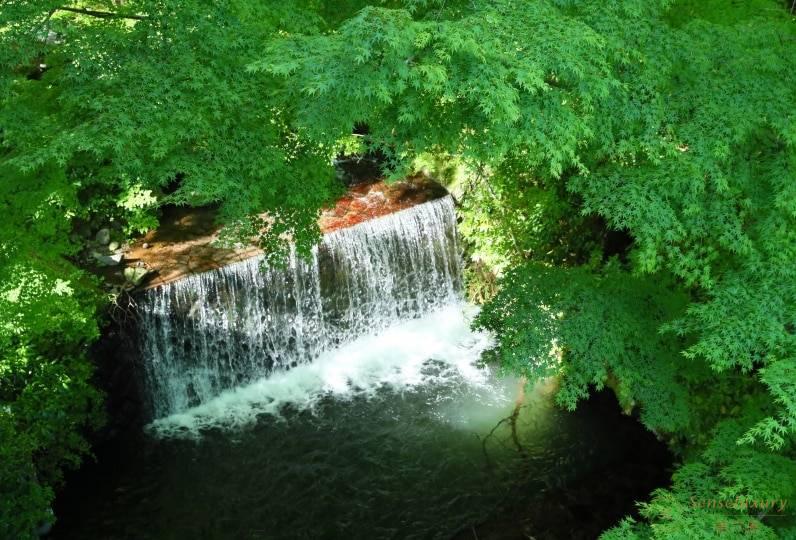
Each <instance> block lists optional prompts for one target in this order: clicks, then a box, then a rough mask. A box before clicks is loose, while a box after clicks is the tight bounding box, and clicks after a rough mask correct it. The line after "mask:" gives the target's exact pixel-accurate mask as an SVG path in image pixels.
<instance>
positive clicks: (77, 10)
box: [55, 6, 149, 21]
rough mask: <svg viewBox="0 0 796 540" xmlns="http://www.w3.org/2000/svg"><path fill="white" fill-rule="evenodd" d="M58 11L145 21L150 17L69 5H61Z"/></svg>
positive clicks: (103, 17) (104, 17)
mask: <svg viewBox="0 0 796 540" xmlns="http://www.w3.org/2000/svg"><path fill="white" fill-rule="evenodd" d="M55 9H56V10H57V11H69V12H71V13H78V14H80V15H88V16H89V17H99V18H100V19H134V20H137V21H143V20H145V19H148V18H149V17H148V16H146V15H132V14H131V15H127V14H124V13H113V12H112V11H97V10H94V9H86V8H76V7H69V6H59V7H57V8H55Z"/></svg>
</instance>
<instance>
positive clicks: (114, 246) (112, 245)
mask: <svg viewBox="0 0 796 540" xmlns="http://www.w3.org/2000/svg"><path fill="white" fill-rule="evenodd" d="M108 249H109V250H111V251H116V250H117V249H119V242H111V243H110V244H108Z"/></svg>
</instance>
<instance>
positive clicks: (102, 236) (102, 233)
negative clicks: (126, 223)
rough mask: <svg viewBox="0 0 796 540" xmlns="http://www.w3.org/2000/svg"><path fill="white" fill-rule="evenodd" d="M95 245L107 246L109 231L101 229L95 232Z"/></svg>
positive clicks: (109, 239) (109, 237)
mask: <svg viewBox="0 0 796 540" xmlns="http://www.w3.org/2000/svg"><path fill="white" fill-rule="evenodd" d="M94 239H95V240H96V241H97V243H99V244H102V245H103V246H105V245H107V244H108V242H110V241H111V231H110V229H107V228H102V229H100V230H98V231H97V236H95V237H94Z"/></svg>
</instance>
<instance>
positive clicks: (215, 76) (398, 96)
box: [0, 0, 796, 539]
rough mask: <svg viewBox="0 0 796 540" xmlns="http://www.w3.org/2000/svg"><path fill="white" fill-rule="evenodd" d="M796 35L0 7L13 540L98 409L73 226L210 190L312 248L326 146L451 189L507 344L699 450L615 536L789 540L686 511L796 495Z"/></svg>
mask: <svg viewBox="0 0 796 540" xmlns="http://www.w3.org/2000/svg"><path fill="white" fill-rule="evenodd" d="M794 24H796V23H794V21H793V19H792V17H790V16H789V15H788V13H787V11H786V10H785V9H784V8H783V6H782V5H781V4H780V3H779V2H776V1H774V0H756V1H750V2H744V3H731V2H726V1H719V0H711V1H707V2H700V1H692V2H689V1H686V0H683V1H681V2H670V1H667V0H659V1H650V0H618V1H613V2H588V1H579V0H540V1H528V0H491V1H485V0H484V1H479V0H475V1H472V0H468V1H463V0H462V1H457V0H448V1H443V0H404V1H399V0H395V1H387V0H383V1H373V2H365V1H356V0H348V1H342V0H341V1H339V2H321V1H307V2H301V3H291V2H278V1H270V0H263V1H259V2H254V1H251V0H221V1H217V0H216V1H211V0H189V1H185V0H180V1H176V0H127V1H125V2H117V1H112V0H107V1H106V0H95V1H92V2H88V3H80V4H74V5H73V4H69V3H63V2H57V1H52V0H1V1H0V204H1V205H2V212H3V215H4V219H3V221H2V224H1V225H0V278H1V279H0V354H1V355H0V435H1V438H0V489H2V491H3V492H2V497H0V536H3V537H5V536H20V537H24V536H25V535H30V534H32V531H33V529H34V527H35V526H36V524H37V523H39V522H40V521H42V520H45V519H47V508H48V505H49V503H50V501H51V500H52V496H53V495H52V486H56V485H57V484H58V482H59V480H60V474H61V473H60V471H61V470H62V468H63V467H64V466H66V465H70V464H72V465H73V464H75V463H76V462H77V460H78V459H79V455H80V454H81V453H82V452H84V451H85V450H86V443H85V441H84V439H83V437H82V435H81V434H82V433H84V432H85V430H86V429H88V428H91V427H92V426H95V425H97V423H98V422H99V421H100V420H101V414H99V413H98V411H99V410H100V407H99V404H100V396H99V394H98V392H97V391H96V390H94V389H93V387H92V386H91V385H90V384H89V381H90V378H91V372H92V369H91V367H90V363H89V362H88V361H87V360H86V350H87V346H88V344H89V343H90V342H91V341H92V340H93V339H95V338H96V336H97V334H98V329H97V328H98V318H97V316H98V313H100V312H101V309H100V308H101V307H102V306H103V304H105V303H106V299H105V298H103V297H102V295H101V294H100V290H101V288H100V286H99V284H98V282H97V280H95V279H94V278H90V277H88V276H87V275H86V274H85V273H84V272H83V271H82V270H80V269H79V264H76V261H77V259H76V257H75V255H76V253H77V252H78V251H79V250H80V249H81V243H82V241H83V240H82V237H81V235H80V234H75V233H79V232H80V231H81V229H82V228H88V229H91V228H92V227H94V228H96V227H97V226H98V225H103V224H107V223H120V224H121V230H122V231H123V232H124V233H125V234H128V235H134V234H137V233H140V232H143V231H145V230H147V229H148V228H151V227H154V226H155V225H156V224H157V216H158V209H159V208H161V207H162V206H164V205H167V204H178V205H194V206H200V205H207V204H215V205H218V206H219V207H220V209H221V216H222V218H223V219H224V221H225V223H226V224H227V225H228V231H229V232H230V235H231V238H232V239H235V238H241V237H248V236H250V235H251V234H252V233H255V232H256V233H257V234H259V235H260V238H259V241H260V243H261V244H262V245H263V246H264V247H266V248H267V249H268V251H269V253H274V254H278V253H280V252H282V251H283V249H284V246H285V242H286V241H287V238H290V239H292V240H293V241H294V242H296V244H297V245H298V246H299V248H300V249H307V248H308V247H309V246H310V245H312V243H313V242H314V241H316V240H317V238H318V234H319V233H318V229H317V225H316V222H315V221H316V216H317V213H318V211H319V209H320V208H321V207H322V206H323V205H324V204H327V203H328V202H329V201H331V200H332V199H333V198H334V197H335V195H336V194H337V193H338V190H339V186H338V184H337V181H336V180H335V176H334V172H333V169H332V166H331V160H332V158H333V157H334V156H335V155H337V154H339V153H341V152H363V151H377V150H378V151H380V152H381V153H383V154H384V155H386V156H387V170H386V171H385V172H386V173H387V174H389V175H391V176H394V177H399V176H401V175H403V174H406V173H408V172H412V171H413V170H415V169H417V168H418V167H421V166H422V167H428V168H431V169H432V170H433V172H435V173H436V174H438V176H440V177H444V178H447V179H448V180H449V181H450V183H451V186H452V189H453V191H454V193H455V194H456V196H457V198H458V199H459V200H460V203H461V204H460V207H461V211H462V212H461V213H462V225H461V230H462V232H463V233H464V235H465V237H466V239H467V241H468V246H469V255H470V257H471V259H472V260H474V261H479V264H484V265H486V266H488V267H490V268H491V269H493V270H494V271H495V272H496V273H498V274H499V275H500V276H501V288H500V292H499V293H498V295H497V296H495V297H494V298H493V299H492V300H490V301H489V302H488V303H487V305H486V306H485V308H484V310H483V312H482V314H481V316H480V318H479V320H478V324H479V325H481V326H482V327H484V328H488V329H491V330H494V331H496V332H497V335H498V338H499V339H498V348H497V349H496V350H495V351H494V353H495V357H496V358H497V359H498V360H499V361H500V362H501V363H502V364H503V365H504V366H505V367H506V368H507V369H510V370H512V371H515V372H519V373H522V374H524V375H526V376H528V377H529V378H531V379H534V378H538V377H542V376H548V375H560V376H561V377H562V387H561V391H560V393H559V395H558V400H559V402H560V403H561V404H562V405H563V406H566V407H569V408H573V407H575V406H576V404H577V402H578V401H579V400H580V399H582V398H583V397H585V396H586V395H588V392H589V391H590V389H591V388H592V387H597V388H600V387H602V386H605V385H609V386H611V387H613V388H614V389H615V390H616V392H617V395H618V397H619V399H620V401H621V402H622V404H623V406H624V407H626V408H627V409H628V410H633V409H635V410H638V411H640V413H639V414H640V420H641V421H642V422H643V423H644V424H645V425H646V426H647V427H648V428H649V429H651V430H654V431H655V432H656V433H658V434H659V435H660V436H662V437H665V438H666V439H667V440H669V441H670V442H671V444H672V447H673V448H674V449H675V450H676V451H678V452H679V455H680V456H681V459H682V463H683V464H682V466H681V467H680V468H679V469H678V471H677V472H676V474H675V477H674V483H673V485H672V487H671V488H670V489H666V490H660V491H658V492H656V493H655V494H653V496H652V499H651V501H650V502H648V503H646V504H644V505H643V507H642V509H641V514H642V516H643V518H644V520H645V521H643V522H639V523H636V522H634V521H632V520H630V519H628V520H626V521H625V522H623V523H622V524H621V525H620V526H618V527H617V528H615V529H613V530H611V531H610V532H608V533H607V534H606V536H607V537H610V538H650V537H652V538H667V539H668V538H695V537H701V538H710V537H714V536H715V537H720V536H721V535H722V534H724V533H726V532H727V531H728V530H729V531H731V532H735V533H737V534H738V535H741V534H745V535H748V536H751V537H760V538H773V537H776V536H782V537H793V536H794V535H796V522H795V521H794V520H793V518H785V519H776V520H774V519H770V518H769V517H768V514H770V513H771V512H766V511H760V510H759V509H754V508H746V509H744V510H743V511H735V512H732V513H730V514H729V516H728V514H727V513H726V512H724V513H722V512H721V511H719V510H717V509H716V508H705V507H700V506H699V505H695V504H694V503H693V501H695V500H708V499H721V500H724V501H735V500H738V499H739V498H741V499H744V500H747V499H755V500H762V499H778V500H790V501H793V498H794V497H795V496H796V461H795V460H794V458H796V451H795V449H794V431H795V430H796V153H794V144H795V143H796V122H795V121H794V112H793V109H794V106H793V104H794V103H796V100H795V99H794V98H796V74H795V73H794V69H793V66H794V65H796V46H794V40H796V28H795V27H794ZM363 126H364V127H366V129H361V128H362V127H363ZM355 128H359V129H357V133H358V134H357V135H352V133H353V131H354V129H355ZM362 133H364V135H362ZM262 212H268V213H269V214H270V215H271V216H273V217H274V220H273V221H272V222H269V225H268V226H267V227H265V228H264V229H263V228H262V225H263V222H262V221H259V220H258V219H256V218H254V217H253V216H255V215H257V214H260V213H262ZM551 344H555V346H552V347H551ZM12 516H13V517H12ZM778 517H781V516H778ZM720 527H724V529H722V530H720Z"/></svg>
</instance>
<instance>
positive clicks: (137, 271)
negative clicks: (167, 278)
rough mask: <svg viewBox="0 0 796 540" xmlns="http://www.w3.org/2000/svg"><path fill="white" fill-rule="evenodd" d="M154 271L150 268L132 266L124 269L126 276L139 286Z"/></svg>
mask: <svg viewBox="0 0 796 540" xmlns="http://www.w3.org/2000/svg"><path fill="white" fill-rule="evenodd" d="M154 273H155V272H154V271H152V270H150V269H148V268H142V267H133V266H130V267H127V268H125V269H124V278H125V279H126V280H127V281H128V282H129V283H132V284H133V285H134V286H136V287H137V286H139V285H141V283H143V282H144V281H145V280H146V279H147V278H149V277H150V276H152V275H153V274H154Z"/></svg>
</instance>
